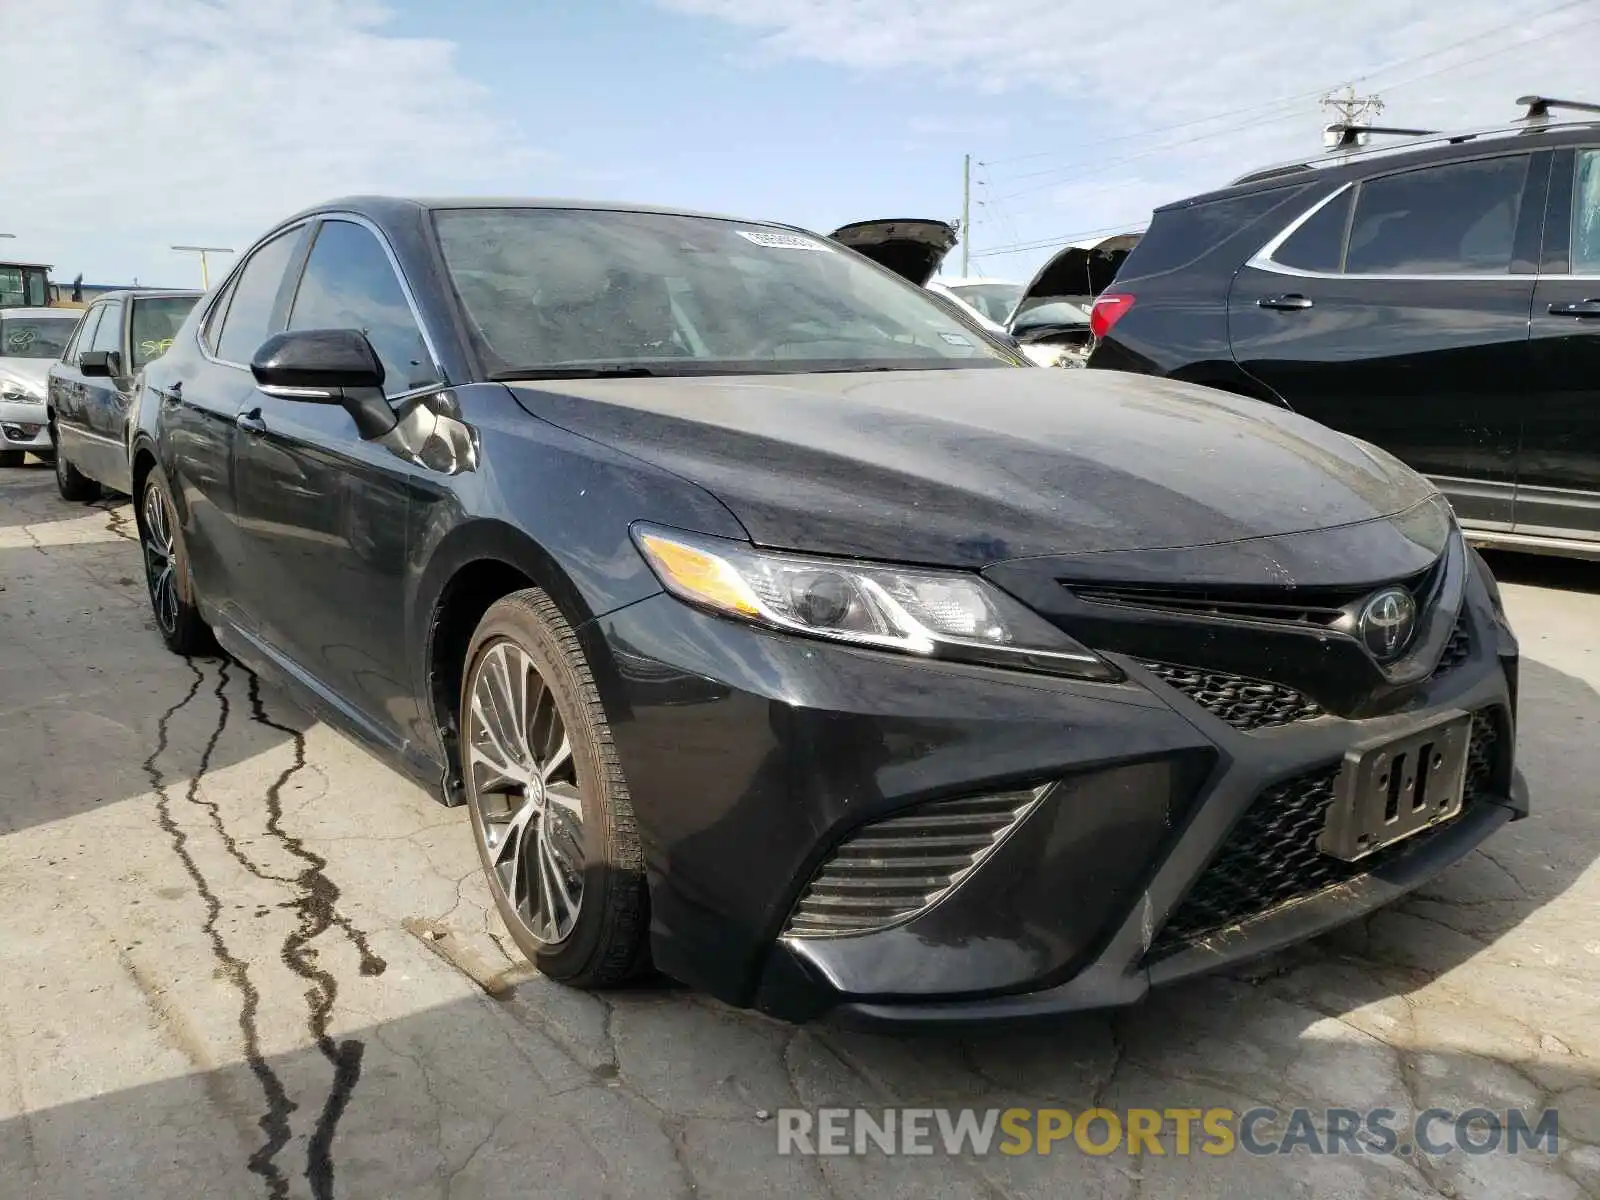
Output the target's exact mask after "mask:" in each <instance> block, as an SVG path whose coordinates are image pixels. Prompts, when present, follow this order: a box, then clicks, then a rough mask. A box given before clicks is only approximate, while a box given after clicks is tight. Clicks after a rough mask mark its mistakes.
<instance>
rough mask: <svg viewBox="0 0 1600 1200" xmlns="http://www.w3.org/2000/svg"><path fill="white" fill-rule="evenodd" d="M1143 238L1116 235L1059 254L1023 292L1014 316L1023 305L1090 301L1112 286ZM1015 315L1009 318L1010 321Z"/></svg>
mask: <svg viewBox="0 0 1600 1200" xmlns="http://www.w3.org/2000/svg"><path fill="white" fill-rule="evenodd" d="M1142 236H1143V235H1142V234H1138V233H1119V234H1117V235H1115V236H1114V237H1107V238H1100V239H1098V240H1096V241H1092V242H1078V243H1075V244H1074V245H1071V246H1067V247H1066V248H1064V249H1063V250H1061V251H1059V252H1058V253H1057V254H1056V255H1055V256H1054V257H1053V258H1051V259H1050V260H1049V261H1048V262H1046V263H1045V264H1044V266H1042V267H1040V268H1039V270H1038V272H1037V273H1036V274H1035V275H1034V277H1033V278H1032V279H1031V280H1029V281H1028V286H1027V287H1025V288H1023V289H1022V299H1020V300H1019V301H1017V312H1019V313H1020V312H1021V310H1022V308H1023V306H1024V305H1026V304H1029V303H1035V304H1037V303H1040V302H1042V301H1045V300H1054V299H1057V298H1062V299H1074V300H1085V301H1088V300H1093V299H1094V298H1095V297H1096V296H1098V295H1099V294H1100V293H1101V292H1103V291H1105V290H1106V289H1107V288H1108V287H1110V286H1111V281H1112V280H1113V279H1115V278H1116V277H1117V272H1118V271H1119V270H1121V268H1122V264H1123V261H1124V260H1125V259H1126V258H1127V257H1128V255H1129V254H1131V253H1133V248H1134V247H1135V246H1137V245H1138V244H1139V239H1140V237H1142ZM1015 319H1016V313H1013V314H1012V320H1013V321H1014V320H1015Z"/></svg>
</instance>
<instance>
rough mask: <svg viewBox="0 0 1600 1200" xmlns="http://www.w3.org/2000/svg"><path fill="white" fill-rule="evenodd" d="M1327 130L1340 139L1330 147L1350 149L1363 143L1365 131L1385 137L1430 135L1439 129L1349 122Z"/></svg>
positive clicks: (1332, 148) (1331, 126)
mask: <svg viewBox="0 0 1600 1200" xmlns="http://www.w3.org/2000/svg"><path fill="white" fill-rule="evenodd" d="M1327 132H1328V133H1336V134H1338V135H1339V140H1338V141H1337V142H1335V143H1334V144H1333V145H1332V146H1331V147H1329V149H1331V150H1349V149H1353V148H1354V147H1356V146H1359V145H1361V135H1362V134H1364V133H1376V134H1379V135H1380V136H1383V137H1428V136H1429V135H1430V134H1435V133H1438V132H1439V131H1438V130H1437V129H1400V128H1397V127H1396V126H1393V125H1351V124H1349V123H1341V124H1338V125H1329V126H1328V128H1327Z"/></svg>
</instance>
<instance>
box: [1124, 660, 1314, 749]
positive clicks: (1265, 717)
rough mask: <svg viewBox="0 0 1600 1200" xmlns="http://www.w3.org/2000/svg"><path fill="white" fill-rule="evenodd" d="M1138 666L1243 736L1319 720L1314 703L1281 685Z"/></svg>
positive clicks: (1188, 669)
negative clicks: (1316, 718)
mask: <svg viewBox="0 0 1600 1200" xmlns="http://www.w3.org/2000/svg"><path fill="white" fill-rule="evenodd" d="M1139 665H1140V666H1142V667H1143V668H1144V669H1145V670H1147V671H1149V672H1150V673H1151V674H1152V675H1154V676H1156V677H1157V678H1158V679H1160V680H1161V681H1162V682H1163V683H1166V684H1168V685H1169V686H1171V687H1175V688H1177V689H1178V690H1179V691H1180V692H1182V693H1183V694H1184V695H1186V696H1188V697H1189V699H1191V700H1193V701H1194V702H1195V703H1196V704H1198V705H1200V707H1202V708H1204V709H1205V710H1206V711H1208V712H1211V713H1213V714H1215V715H1216V716H1219V717H1221V718H1222V719H1223V720H1224V721H1226V722H1227V723H1228V724H1229V725H1232V726H1233V727H1234V728H1235V729H1242V730H1244V731H1245V732H1246V733H1249V732H1251V731H1253V730H1256V729H1271V728H1274V727H1276V726H1279V725H1293V724H1294V723H1295V722H1296V721H1309V720H1311V719H1312V718H1313V717H1320V716H1322V707H1321V706H1320V705H1319V704H1317V702H1316V701H1315V700H1312V699H1311V698H1310V697H1308V696H1304V695H1301V694H1300V693H1299V692H1297V691H1295V690H1294V689H1293V688H1291V687H1284V686H1283V685H1282V684H1281V683H1268V682H1267V681H1266V680H1264V679H1246V678H1245V677H1244V676H1243V675H1230V674H1228V673H1227V672H1226V671H1203V670H1200V669H1198V668H1195V667H1175V666H1172V665H1171V664H1169V663H1158V662H1141V663H1140V664H1139Z"/></svg>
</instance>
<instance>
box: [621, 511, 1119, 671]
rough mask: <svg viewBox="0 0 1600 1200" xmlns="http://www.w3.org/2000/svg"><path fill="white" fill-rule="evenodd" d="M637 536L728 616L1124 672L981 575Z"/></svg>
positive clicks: (796, 629)
mask: <svg viewBox="0 0 1600 1200" xmlns="http://www.w3.org/2000/svg"><path fill="white" fill-rule="evenodd" d="M633 536H634V540H635V542H636V543H637V545H638V547H639V550H640V552H641V553H642V554H643V555H644V557H645V561H646V562H648V563H649V564H650V568H651V570H653V571H654V572H655V574H656V577H657V578H658V579H660V580H661V585H662V586H663V587H664V588H666V589H667V591H669V592H671V593H672V594H673V595H674V596H676V597H678V598H679V599H680V600H684V601H686V602H688V603H690V604H693V605H696V606H697V607H700V608H706V609H710V610H711V611H713V612H716V613H720V614H721V615H723V616H726V617H733V618H735V619H737V620H741V621H749V622H752V623H753V624H757V625H765V626H767V627H769V628H773V629H782V630H785V631H787V632H790V633H799V634H805V635H808V636H810V637H819V638H828V639H830V640H833V641H839V642H850V643H852V644H854V645H858V646H874V647H877V648H879V649H884V650H898V651H901V652H902V653H906V654H916V655H920V656H922V657H924V658H946V659H957V660H964V661H967V662H977V663H987V664H990V665H994V666H1003V667H1011V668H1013V669H1018V670H1025V671H1039V672H1043V673H1046V674H1051V675H1070V676H1073V677H1075V678H1079V679H1099V680H1114V679H1120V678H1121V672H1119V671H1118V670H1117V669H1116V668H1115V667H1114V666H1112V665H1111V664H1110V663H1108V662H1106V661H1105V660H1104V659H1102V658H1100V657H1099V656H1097V655H1095V654H1094V653H1092V652H1091V651H1089V650H1086V649H1085V648H1084V647H1082V646H1080V645H1079V644H1078V643H1077V642H1075V641H1073V640H1072V639H1071V638H1069V637H1068V636H1067V635H1066V634H1064V633H1062V632H1061V631H1060V630H1059V629H1057V628H1056V627H1055V626H1054V625H1051V624H1050V623H1049V622H1048V621H1046V620H1044V619H1043V618H1042V617H1040V616H1038V615H1037V614H1035V613H1033V612H1032V611H1030V610H1029V609H1027V608H1025V607H1024V606H1023V605H1021V604H1019V603H1018V602H1017V601H1015V600H1013V599H1012V598H1011V597H1010V596H1008V595H1006V594H1005V593H1004V592H1002V591H1000V590H999V589H998V588H995V587H993V586H991V585H990V584H988V583H987V582H985V581H984V580H983V579H981V578H979V577H978V576H977V575H972V574H967V573H964V572H958V571H931V570H926V569H923V568H920V567H896V566H885V565H880V564H876V563H862V562H852V561H848V560H840V559H829V558H812V557H810V556H808V555H799V554H775V553H771V552H768V551H765V550H757V549H755V548H754V547H752V546H749V545H746V544H744V543H742V542H734V541H729V540H727V539H725V538H714V537H708V536H706V535H704V534H689V533H680V532H679V531H677V530H674V529H662V528H659V527H656V526H651V525H645V524H638V525H635V526H634V527H633Z"/></svg>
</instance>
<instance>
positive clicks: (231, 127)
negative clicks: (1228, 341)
mask: <svg viewBox="0 0 1600 1200" xmlns="http://www.w3.org/2000/svg"><path fill="white" fill-rule="evenodd" d="M0 30H3V31H4V42H3V45H4V59H5V64H6V69H5V72H4V73H3V75H0V79H3V80H4V83H3V84H0V163H3V164H4V168H3V171H0V233H10V234H13V235H15V236H14V240H11V239H7V240H0V258H6V259H26V260H29V261H42V262H47V263H50V264H52V265H53V267H54V272H53V274H54V277H55V278H56V279H58V280H70V279H71V278H72V277H73V276H75V275H76V274H78V273H79V272H80V271H81V272H82V273H83V274H84V277H85V279H86V280H87V281H89V282H96V283H98V282H105V283H127V282H131V281H133V280H135V279H137V280H138V281H139V282H141V283H143V284H146V285H170V286H193V285H194V284H195V283H197V282H198V281H199V264H198V262H197V261H196V259H195V258H194V256H192V255H185V254H180V253H178V252H175V251H172V250H171V249H169V247H170V246H172V245H174V244H187V245H211V246H225V247H233V248H235V249H239V250H242V249H244V248H247V247H248V246H249V245H250V244H251V242H252V241H254V240H255V239H256V238H257V237H258V236H259V235H260V234H261V233H262V232H263V231H264V230H265V229H266V228H267V227H268V226H269V225H270V224H272V223H273V222H275V221H277V220H279V219H281V218H282V217H285V216H287V215H289V214H290V213H292V212H294V211H297V210H298V209H300V208H303V207H305V206H306V205H309V204H314V203H317V202H320V201H323V200H327V199H331V198H333V197H336V196H341V195H348V194H351V193H357V192H385V193H394V194H409V195H485V194H487V195H508V196H516V195H524V196H526V195H542V196H568V197H575V198H591V199H603V200H634V201H639V202H643V203H649V204H666V205H683V206H687V207H692V208H697V209H703V210H707V211H712V212H723V213H732V214H737V215H740V216H744V217H750V218H766V219H772V220H779V221H786V222H790V223H793V224H797V225H801V226H805V227H807V228H811V229H816V230H819V231H822V232H826V231H828V230H831V229H833V228H835V227H836V226H838V225H841V224H844V223H846V222H849V221H855V220H860V219H863V218H868V217H881V216H899V217H924V216H926V217H937V218H940V219H944V220H955V219H956V218H958V217H959V216H960V214H961V203H962V161H963V156H964V155H967V154H970V155H971V156H972V160H973V167H972V180H973V183H972V189H971V195H972V209H971V211H972V221H971V224H970V226H969V228H968V231H967V232H968V236H967V238H966V249H967V251H968V253H969V255H971V259H970V273H971V274H974V275H977V274H982V275H987V276H992V277H1000V278H1013V279H1018V280H1024V279H1026V278H1027V277H1028V276H1029V275H1030V274H1031V273H1032V271H1033V270H1034V269H1036V268H1037V267H1038V266H1039V265H1040V264H1041V263H1042V262H1043V261H1044V260H1045V259H1047V258H1048V257H1049V255H1050V253H1051V252H1052V250H1053V249H1054V248H1057V247H1059V246H1060V245H1062V244H1064V243H1065V242H1067V241H1070V240H1075V239H1077V238H1079V237H1082V236H1085V235H1090V234H1098V233H1100V232H1106V233H1111V232H1118V231H1122V230H1126V229H1132V228H1137V227H1139V226H1140V225H1142V224H1143V223H1145V222H1146V221H1148V219H1149V214H1150V211H1151V209H1152V208H1153V207H1154V206H1156V205H1158V204H1162V203H1166V202H1169V201H1172V200H1177V199H1181V198H1183V197H1185V196H1188V195H1193V194H1195V193H1197V192H1201V191H1205V190H1207V189H1209V188H1213V187H1218V186H1221V185H1223V184H1225V183H1227V182H1228V180H1230V179H1231V178H1233V177H1235V176H1237V175H1239V174H1242V173H1243V172H1245V171H1247V170H1250V169H1252V168H1254V167H1258V166H1261V165H1264V164H1266V163H1270V162H1274V161H1277V160H1280V159H1284V158H1289V157H1292V156H1295V155H1315V154H1318V153H1321V129H1322V126H1323V125H1324V124H1325V123H1326V122H1327V121H1329V120H1331V119H1332V118H1331V117H1330V116H1329V114H1328V113H1327V112H1326V111H1325V110H1324V109H1322V108H1321V107H1320V106H1319V103H1318V101H1319V98H1320V97H1321V96H1322V94H1323V93H1325V92H1327V91H1328V90H1330V89H1334V88H1343V87H1344V86H1345V85H1346V84H1350V85H1353V86H1354V87H1355V89H1356V91H1357V93H1358V94H1361V95H1368V94H1374V93H1376V94H1378V95H1379V96H1380V97H1381V98H1382V100H1383V102H1384V106H1385V107H1384V110H1383V112H1382V114H1381V117H1380V118H1379V119H1380V120H1382V121H1384V122H1388V123H1391V124H1397V125H1405V126H1416V127H1421V128H1452V129H1453V128H1462V127H1472V126H1477V125H1484V124H1493V123H1497V122H1501V121H1504V120H1507V119H1509V118H1512V117H1514V116H1516V115H1517V114H1518V111H1519V110H1517V109H1516V107H1515V106H1514V104H1513V101H1514V100H1515V98H1516V97H1518V96H1520V95H1523V94H1525V93H1528V92H1539V93H1543V94H1545V95H1553V96H1561V97H1569V98H1580V99H1581V98H1585V97H1586V96H1587V98H1589V99H1592V100H1596V101H1600V84H1596V83H1594V81H1593V80H1594V66H1593V64H1594V63H1595V62H1596V61H1597V59H1600V0H1452V2H1451V3H1449V4H1444V3H1440V2H1439V0H1337V2H1335V0H1209V2H1208V3H1205V4H1196V3H1192V2H1187V0H1120V2H1119V3H1116V4H1106V3H1088V2H1085V0H1054V2H1053V3H1040V0H587V2H586V3H583V4H578V3H573V2H572V0H452V2H451V3H440V2H438V0H386V2H383V3H379V2H377V0H0ZM960 258H961V251H960V249H957V250H956V251H955V252H954V253H952V255H951V256H950V258H949V259H948V260H947V263H946V269H945V273H946V274H947V275H950V274H957V273H959V271H960ZM227 261H229V260H228V258H227V256H219V258H218V259H217V260H216V261H214V263H213V268H214V273H215V268H216V266H217V265H219V264H225V263H226V262H227Z"/></svg>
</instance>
